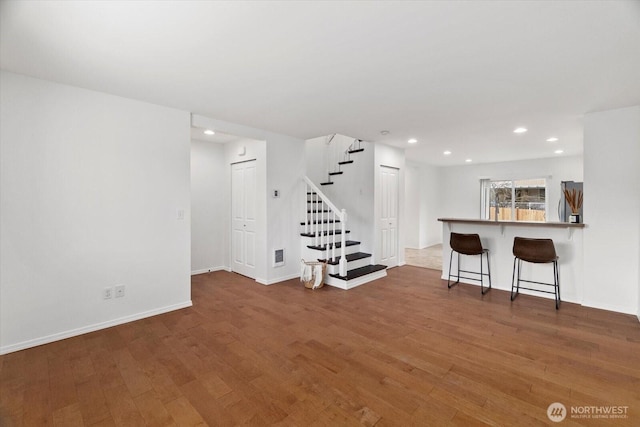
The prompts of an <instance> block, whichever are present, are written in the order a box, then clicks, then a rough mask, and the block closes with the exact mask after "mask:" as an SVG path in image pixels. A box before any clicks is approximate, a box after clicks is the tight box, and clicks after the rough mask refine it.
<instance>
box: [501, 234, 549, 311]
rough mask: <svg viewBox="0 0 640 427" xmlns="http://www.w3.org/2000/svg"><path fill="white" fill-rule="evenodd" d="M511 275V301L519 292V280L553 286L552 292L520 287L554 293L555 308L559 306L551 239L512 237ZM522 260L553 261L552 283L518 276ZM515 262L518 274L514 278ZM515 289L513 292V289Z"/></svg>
mask: <svg viewBox="0 0 640 427" xmlns="http://www.w3.org/2000/svg"><path fill="white" fill-rule="evenodd" d="M513 255H514V257H515V258H514V259H513V275H512V277H511V301H513V300H514V299H515V298H516V297H517V296H518V293H519V292H520V287H521V286H520V282H526V283H536V284H538V285H545V286H553V292H551V291H545V290H540V289H531V288H525V287H522V289H526V290H529V291H535V292H544V293H547V294H554V295H555V299H556V310H557V309H558V308H559V307H560V302H561V301H560V276H559V273H558V256H557V255H556V248H555V246H554V245H553V240H551V239H527V238H524V237H514V239H513ZM522 261H526V262H531V263H534V264H546V263H553V283H545V282H535V281H532V280H524V279H521V278H520V270H521V266H522ZM516 263H517V264H518V275H517V280H516ZM514 287H515V289H516V291H515V292H514V291H513V289H514Z"/></svg>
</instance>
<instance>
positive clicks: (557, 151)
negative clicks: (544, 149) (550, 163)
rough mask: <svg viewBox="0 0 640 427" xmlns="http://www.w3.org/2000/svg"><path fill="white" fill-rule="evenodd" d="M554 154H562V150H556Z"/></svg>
mask: <svg viewBox="0 0 640 427" xmlns="http://www.w3.org/2000/svg"><path fill="white" fill-rule="evenodd" d="M554 153H556V154H562V153H564V150H556V151H554Z"/></svg>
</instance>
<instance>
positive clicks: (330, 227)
mask: <svg viewBox="0 0 640 427" xmlns="http://www.w3.org/2000/svg"><path fill="white" fill-rule="evenodd" d="M316 225H317V226H318V230H323V231H327V230H341V229H342V224H341V223H339V222H338V223H337V224H334V223H327V224H325V223H322V224H309V233H313V232H314V231H315V230H316ZM300 232H301V233H306V231H305V226H304V225H301V226H300Z"/></svg>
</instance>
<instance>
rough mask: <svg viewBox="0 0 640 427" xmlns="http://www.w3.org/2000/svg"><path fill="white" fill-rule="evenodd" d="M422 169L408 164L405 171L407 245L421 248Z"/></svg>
mask: <svg viewBox="0 0 640 427" xmlns="http://www.w3.org/2000/svg"><path fill="white" fill-rule="evenodd" d="M420 178H421V171H420V168H418V167H416V166H410V165H407V170H406V173H405V185H404V191H405V201H406V207H405V209H406V215H405V218H404V219H405V225H406V229H405V230H406V238H405V242H406V246H407V247H408V248H414V249H419V248H421V247H422V246H420V228H421V224H420V217H421V209H420V208H421V203H420V202H421V196H420V194H421V191H420V184H421V179H420Z"/></svg>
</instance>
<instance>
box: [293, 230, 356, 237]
mask: <svg viewBox="0 0 640 427" xmlns="http://www.w3.org/2000/svg"><path fill="white" fill-rule="evenodd" d="M344 233H345V234H348V233H351V230H345V232H344ZM334 234H336V235H337V234H342V230H325V231H323V232H321V233H318V236H320V235H323V236H333V235H334ZM300 235H301V236H303V237H316V233H300Z"/></svg>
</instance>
